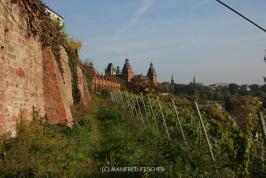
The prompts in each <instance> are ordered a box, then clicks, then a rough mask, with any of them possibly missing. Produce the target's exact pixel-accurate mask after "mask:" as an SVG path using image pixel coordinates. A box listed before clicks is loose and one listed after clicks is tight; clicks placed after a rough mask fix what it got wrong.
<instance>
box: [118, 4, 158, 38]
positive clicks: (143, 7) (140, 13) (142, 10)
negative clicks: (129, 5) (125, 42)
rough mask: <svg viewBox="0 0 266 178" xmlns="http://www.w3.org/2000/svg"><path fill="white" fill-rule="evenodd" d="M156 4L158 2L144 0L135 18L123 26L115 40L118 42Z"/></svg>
mask: <svg viewBox="0 0 266 178" xmlns="http://www.w3.org/2000/svg"><path fill="white" fill-rule="evenodd" d="M155 2H156V0H142V2H141V5H140V7H139V8H138V9H137V10H136V11H135V13H134V16H133V17H132V18H131V19H130V20H129V22H128V23H127V24H126V25H125V26H123V27H122V28H121V29H120V30H119V31H118V32H117V33H116V35H115V40H116V41H118V40H119V39H120V37H121V35H123V34H124V33H125V32H126V31H127V30H128V29H130V28H131V27H132V26H134V25H135V24H136V23H137V22H138V21H139V19H140V18H141V16H143V15H144V14H145V13H146V12H147V11H148V10H149V8H150V7H151V6H152V5H153V4H154V3H155Z"/></svg>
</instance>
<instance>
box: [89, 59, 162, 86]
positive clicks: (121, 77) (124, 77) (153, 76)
mask: <svg viewBox="0 0 266 178" xmlns="http://www.w3.org/2000/svg"><path fill="white" fill-rule="evenodd" d="M88 68H89V71H90V72H91V74H92V77H93V79H92V88H93V90H95V91H97V90H120V89H121V86H122V83H124V84H128V83H130V82H131V80H132V79H133V77H140V76H141V77H144V78H145V79H146V80H147V81H150V82H151V83H152V84H153V85H154V86H157V84H158V81H157V73H156V71H155V69H154V67H153V64H152V63H151V64H150V68H149V69H148V72H147V76H143V75H135V74H134V71H133V68H132V66H131V65H130V63H129V59H125V64H124V66H123V68H122V71H121V70H120V67H119V66H117V67H116V68H115V67H114V66H113V64H112V63H109V64H108V66H107V68H106V69H105V75H102V74H97V72H96V70H95V68H94V67H93V64H92V63H90V64H88Z"/></svg>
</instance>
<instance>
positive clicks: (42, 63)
mask: <svg viewBox="0 0 266 178" xmlns="http://www.w3.org/2000/svg"><path fill="white" fill-rule="evenodd" d="M3 2H4V3H5V1H3ZM10 12H11V11H10ZM12 15H13V16H14V18H15V19H16V22H15V21H14V19H12V18H11V16H10V14H8V13H7V12H6V10H5V9H4V8H3V6H2V5H1V4H0V133H3V132H4V133H6V132H10V133H11V135H12V136H14V135H15V127H16V125H17V123H18V122H19V121H20V119H22V118H24V119H32V118H33V110H34V111H38V113H39V116H45V117H46V118H47V120H48V121H49V122H50V123H54V124H56V123H65V124H68V125H71V124H72V120H73V119H72V115H71V112H70V105H72V104H73V98H72V83H71V72H70V68H69V66H68V56H67V54H66V51H65V49H64V48H63V47H62V48H61V63H62V67H63V71H64V72H63V76H62V75H61V73H60V72H59V69H58V67H57V63H56V61H55V58H54V55H53V53H52V52H51V49H50V48H45V49H42V47H41V44H40V43H39V42H38V39H37V38H36V39H34V38H27V37H26V35H25V30H22V29H21V28H20V27H19V26H23V21H21V19H22V18H19V9H18V8H17V7H16V6H15V5H12ZM17 22H19V24H20V25H18V24H17ZM24 26H25V25H24ZM23 28H24V29H26V28H25V27H23ZM78 72H79V79H80V82H79V88H80V91H81V94H82V102H83V103H84V104H86V103H87V102H88V101H87V100H86V99H85V98H87V97H86V96H87V95H89V93H88V91H86V89H87V86H86V82H85V79H84V77H83V74H82V72H81V70H80V69H79V70H78Z"/></svg>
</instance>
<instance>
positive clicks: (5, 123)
mask: <svg viewBox="0 0 266 178" xmlns="http://www.w3.org/2000/svg"><path fill="white" fill-rule="evenodd" d="M3 12H5V10H4V9H3V7H2V6H1V5H0V50H1V51H0V128H1V130H0V131H1V132H10V133H11V135H12V136H14V134H15V130H14V128H15V127H16V123H17V122H18V120H19V118H25V119H27V118H31V117H32V111H33V108H35V110H40V115H44V100H43V81H42V79H43V67H42V49H41V46H40V44H39V43H38V41H37V40H34V39H26V38H25V37H24V34H23V33H22V31H21V30H19V28H18V26H17V25H16V24H15V23H14V22H13V21H12V19H11V18H10V16H9V15H8V14H7V13H3ZM13 12H14V16H15V18H16V19H19V18H18V15H17V14H18V13H17V12H18V9H16V8H13ZM18 21H19V20H18Z"/></svg>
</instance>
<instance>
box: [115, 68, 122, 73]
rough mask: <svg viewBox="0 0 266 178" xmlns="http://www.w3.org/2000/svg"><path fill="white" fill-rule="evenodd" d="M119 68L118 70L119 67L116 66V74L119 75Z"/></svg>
mask: <svg viewBox="0 0 266 178" xmlns="http://www.w3.org/2000/svg"><path fill="white" fill-rule="evenodd" d="M121 73H122V72H121V70H120V67H119V66H117V68H116V75H121Z"/></svg>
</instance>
